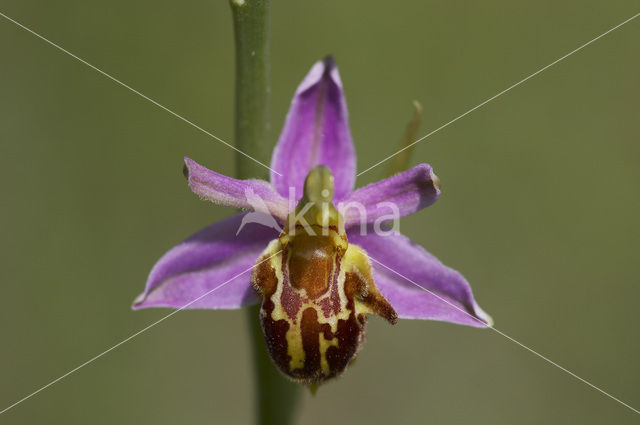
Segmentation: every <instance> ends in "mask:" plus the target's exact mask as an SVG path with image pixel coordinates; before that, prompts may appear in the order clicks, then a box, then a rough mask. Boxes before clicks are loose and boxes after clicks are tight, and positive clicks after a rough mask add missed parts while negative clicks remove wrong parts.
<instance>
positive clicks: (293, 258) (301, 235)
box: [133, 58, 491, 384]
mask: <svg viewBox="0 0 640 425" xmlns="http://www.w3.org/2000/svg"><path fill="white" fill-rule="evenodd" d="M271 169H272V172H271V178H270V180H271V181H270V182H267V181H264V180H237V179H234V178H231V177H227V176H224V175H221V174H218V173H216V172H214V171H211V170H209V169H207V168H205V167H203V166H202V165H199V164H198V163H196V162H195V161H193V160H191V159H189V158H185V175H186V177H187V179H188V183H189V187H190V188H191V190H192V191H193V192H194V193H196V194H197V195H198V196H200V197H201V198H203V199H206V200H209V201H212V202H215V203H218V204H222V205H227V206H231V207H236V208H242V209H245V210H248V212H243V213H239V214H236V215H234V216H232V217H230V218H228V219H225V220H222V221H220V222H217V223H214V224H212V225H210V226H209V227H206V228H205V229H203V230H201V231H199V232H197V233H196V234H194V235H192V236H191V237H189V238H188V239H186V240H185V241H184V242H182V243H180V244H178V245H177V246H175V247H174V248H172V249H170V250H169V251H168V252H167V253H166V254H165V255H164V256H162V258H160V260H159V261H158V262H157V263H156V264H155V266H154V267H153V268H152V270H151V272H150V274H149V278H148V280H147V283H146V287H145V289H144V292H143V293H142V294H141V295H140V296H139V297H138V298H137V299H136V301H135V302H134V306H133V307H134V308H135V309H140V308H148V307H170V308H179V309H182V308H185V306H186V308H197V309H237V308H241V307H244V306H248V305H251V304H255V303H261V310H260V320H261V322H262V329H263V331H264V335H265V341H266V343H267V347H268V349H269V353H270V354H271V357H272V359H273V360H274V362H275V364H276V365H277V367H278V368H279V369H280V370H281V371H282V372H283V373H284V374H285V375H286V376H287V377H289V378H291V379H293V380H295V381H298V382H303V383H307V384H317V383H320V382H322V381H324V380H326V379H329V378H332V377H335V376H337V375H339V374H341V373H342V372H343V371H344V370H345V369H346V367H347V366H348V364H349V363H350V362H351V361H352V360H353V359H354V357H355V355H356V353H357V351H358V349H359V348H360V346H361V343H362V341H363V339H364V329H365V322H366V315H367V314H370V313H371V314H376V315H379V316H381V317H382V318H384V319H386V320H387V321H389V322H390V323H395V322H396V321H397V319H398V318H404V319H427V320H440V321H446V322H451V323H458V324H462V325H469V326H476V327H486V326H490V323H491V319H490V318H489V316H488V315H487V314H486V313H484V312H483V311H482V310H481V309H480V307H479V306H478V304H477V303H476V301H475V300H474V297H473V294H472V291H471V287H470V286H469V284H468V282H467V281H466V279H465V278H464V277H463V276H462V275H461V274H460V273H458V272H457V271H455V270H453V269H451V268H449V267H447V266H445V265H443V264H442V263H441V262H440V261H439V260H438V259H437V258H436V257H434V256H433V255H431V254H430V253H429V252H427V251H426V250H425V249H424V248H422V247H420V246H419V245H416V244H415V243H413V242H412V241H411V240H410V239H409V238H407V237H406V236H403V235H401V234H400V233H398V232H395V231H392V230H393V229H391V230H390V229H389V225H388V223H389V220H390V219H391V216H390V212H393V213H394V214H393V215H394V216H395V217H394V218H399V217H400V216H406V215H409V214H413V213H415V212H417V211H419V210H421V209H423V208H425V207H427V206H429V205H431V204H432V203H433V202H435V201H436V200H437V199H438V197H439V196H440V188H439V180H438V178H437V176H436V175H435V174H434V172H433V170H432V168H431V166H429V165H428V164H420V165H417V166H415V167H413V168H411V169H409V170H407V171H404V172H401V173H399V174H396V175H394V176H392V177H390V178H387V179H385V180H382V181H379V182H377V183H373V184H371V185H368V186H365V187H362V188H359V189H356V190H354V184H355V178H356V155H355V149H354V145H353V142H352V139H351V134H350V131H349V125H348V121H347V108H346V102H345V97H344V93H343V88H342V82H341V80H340V76H339V74H338V70H337V68H336V66H335V63H334V61H333V60H332V59H331V58H328V59H325V60H323V61H320V62H318V63H316V64H315V65H314V66H313V67H312V68H311V70H310V72H309V73H308V75H307V76H306V77H305V78H304V80H303V81H302V83H301V84H300V85H299V87H298V89H297V91H296V93H295V95H294V98H293V101H292V103H291V107H290V109H289V113H288V115H287V118H286V121H285V124H284V128H283V130H282V133H281V135H280V138H279V141H278V144H277V146H276V147H275V150H274V152H273V157H272V161H271ZM254 211H257V212H259V213H260V214H263V215H265V216H268V218H269V220H261V219H260V218H259V217H257V218H256V215H255V214H256V213H255V212H254ZM265 224H269V225H265ZM223 282H224V283H225V284H224V285H222V286H219V285H221V283H223ZM218 286H219V287H218ZM204 294H206V296H203V295H204ZM257 319H258V318H256V320H257Z"/></svg>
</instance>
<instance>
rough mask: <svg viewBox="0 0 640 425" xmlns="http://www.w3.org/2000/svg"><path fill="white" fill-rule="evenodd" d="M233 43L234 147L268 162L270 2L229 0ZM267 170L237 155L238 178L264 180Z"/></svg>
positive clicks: (265, 0) (266, 0) (249, 159)
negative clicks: (234, 71) (234, 45)
mask: <svg viewBox="0 0 640 425" xmlns="http://www.w3.org/2000/svg"><path fill="white" fill-rule="evenodd" d="M230 3H231V11H232V15H233V28H234V32H235V40H236V105H235V107H236V116H235V140H236V147H237V148H238V149H239V150H240V151H242V152H244V153H245V154H246V155H249V156H251V157H253V158H254V159H255V160H257V161H260V162H262V163H263V164H268V163H269V152H270V149H269V143H268V140H267V137H268V132H269V104H268V103H269V0H230ZM267 172H268V169H267V168H266V167H264V166H262V165H260V164H259V163H258V162H256V161H254V160H252V159H251V158H248V157H247V156H245V155H242V154H241V153H236V173H237V175H238V177H240V178H245V179H246V178H265V177H267V176H268V173H267Z"/></svg>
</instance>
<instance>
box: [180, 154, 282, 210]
mask: <svg viewBox="0 0 640 425" xmlns="http://www.w3.org/2000/svg"><path fill="white" fill-rule="evenodd" d="M184 164H185V172H186V177H187V180H188V181H189V187H190V188H191V190H192V191H193V192H194V193H195V194H196V195H198V196H200V197H201V198H203V199H206V200H208V201H212V202H215V203H217V204H222V205H226V206H230V207H236V208H243V209H248V210H254V211H259V212H263V213H266V214H271V215H273V216H274V217H276V218H279V219H280V220H282V221H284V220H286V217H287V213H288V211H289V205H288V201H287V200H286V199H285V198H283V197H282V196H280V194H278V192H276V191H275V189H274V188H273V186H271V185H270V184H269V183H268V182H266V181H264V180H237V179H234V178H231V177H227V176H224V175H222V174H218V173H216V172H214V171H211V170H209V169H208V168H206V167H203V166H202V165H200V164H198V163H197V162H195V161H194V160H192V159H190V158H185V159H184Z"/></svg>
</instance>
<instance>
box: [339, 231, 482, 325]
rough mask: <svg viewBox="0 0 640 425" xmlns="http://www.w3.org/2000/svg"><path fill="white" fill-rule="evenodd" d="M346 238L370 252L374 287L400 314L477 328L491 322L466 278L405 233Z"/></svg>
mask: <svg viewBox="0 0 640 425" xmlns="http://www.w3.org/2000/svg"><path fill="white" fill-rule="evenodd" d="M348 238H349V242H350V243H355V244H357V245H360V246H361V247H362V248H364V249H365V250H366V251H367V254H369V257H370V259H371V265H372V266H373V269H374V276H373V277H374V281H375V283H376V286H377V287H378V289H379V290H380V292H382V295H384V296H385V297H386V298H387V299H388V300H389V302H390V303H391V305H392V306H393V308H394V309H395V310H396V312H397V313H398V316H399V317H401V318H405V319H430V320H442V321H446V322H452V323H459V324H463V325H471V326H477V327H486V326H487V324H491V323H492V322H491V318H490V317H489V316H488V315H487V314H486V313H485V312H484V311H482V309H481V308H480V307H479V306H478V304H477V303H476V302H475V300H474V298H473V294H472V292H471V287H470V286H469V283H468V282H467V280H466V279H465V278H464V277H463V276H462V275H461V274H460V273H458V272H457V271H455V270H453V269H450V268H449V267H447V266H445V265H443V264H442V263H441V262H440V261H439V260H438V259H437V258H435V257H434V256H433V255H431V254H430V253H428V252H427V251H426V250H425V249H424V248H422V247H421V246H419V245H417V244H415V243H413V242H412V241H411V240H410V239H409V238H407V237H406V236H403V235H388V236H379V235H376V234H368V235H364V236H362V235H359V234H358V232H351V233H349V234H348ZM418 285H419V286H418Z"/></svg>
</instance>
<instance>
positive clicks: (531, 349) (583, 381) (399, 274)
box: [369, 256, 640, 414]
mask: <svg viewBox="0 0 640 425" xmlns="http://www.w3.org/2000/svg"><path fill="white" fill-rule="evenodd" d="M369 259H370V260H371V261H373V262H374V263H376V264H379V265H380V266H382V267H384V268H385V269H387V270H389V271H390V272H392V273H394V274H396V275H398V276H400V277H401V278H403V279H405V280H406V281H407V282H410V283H411V284H413V285H415V286H416V287H418V288H419V289H422V290H423V291H425V292H427V293H429V294H431V295H433V296H434V297H436V298H438V299H439V300H440V301H443V302H445V303H447V304H448V305H450V306H451V307H453V308H455V309H456V310H459V311H461V312H462V313H464V314H466V315H467V316H469V317H471V318H472V319H473V320H476V321H478V322H479V323H482V324H483V325H486V323H485V322H484V321H483V320H480V319H478V318H477V317H475V316H474V315H472V314H470V313H469V312H468V311H466V310H464V309H462V308H460V307H458V306H457V305H455V304H453V303H451V302H450V301H448V300H447V299H445V298H443V297H441V296H440V295H438V294H436V293H435V292H433V291H430V290H428V289H427V288H424V287H423V286H421V285H419V284H418V283H416V282H414V281H413V280H411V279H409V278H408V277H406V276H404V275H403V274H402V273H400V272H398V271H396V270H394V269H392V268H391V267H389V266H387V265H385V264H383V263H381V262H380V261H378V260H376V259H375V258H373V257H371V256H369ZM488 327H489V329H492V330H493V331H494V332H496V333H498V334H499V335H502V336H503V337H505V338H507V339H508V340H509V341H511V342H514V343H516V344H518V345H519V346H520V347H522V348H524V349H525V350H527V351H529V352H530V353H532V354H534V355H536V356H538V357H540V358H541V359H542V360H544V361H546V362H547V363H550V364H552V365H553V366H555V367H557V368H558V369H560V370H562V371H564V372H566V373H568V374H569V375H571V376H573V377H574V378H576V379H577V380H579V381H580V382H582V383H583V384H587V385H588V386H590V387H591V388H593V389H594V390H596V391H598V392H600V393H601V394H604V395H605V396H607V397H609V398H610V399H612V400H614V401H616V402H618V403H620V404H621V405H623V406H624V407H626V408H628V409H630V410H632V411H633V412H635V413H637V414H640V411H639V410H638V409H636V408H634V407H632V406H630V405H628V404H627V403H625V402H624V401H622V400H620V399H619V398H616V397H614V396H612V395H611V394H609V393H608V392H606V391H605V390H603V389H601V388H600V387H597V386H595V385H594V384H592V383H591V382H589V381H587V380H586V379H584V378H581V377H580V376H578V375H576V374H575V373H573V372H571V371H570V370H569V369H567V368H564V367H562V366H560V365H559V364H558V363H556V362H554V361H553V360H551V359H549V358H548V357H545V356H543V355H542V354H540V353H538V352H537V351H535V350H534V349H533V348H530V347H528V346H526V345H524V344H523V343H521V342H520V341H518V340H516V339H515V338H512V337H510V336H509V335H507V334H506V333H504V332H502V331H501V330H499V329H497V328H495V327H494V326H488Z"/></svg>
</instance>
